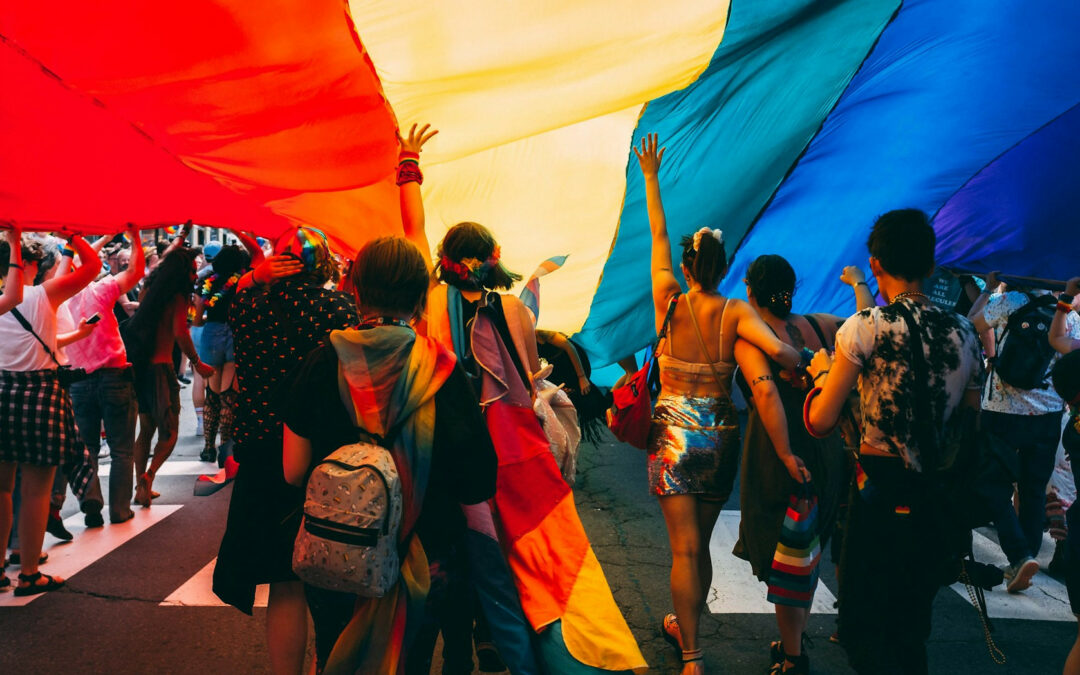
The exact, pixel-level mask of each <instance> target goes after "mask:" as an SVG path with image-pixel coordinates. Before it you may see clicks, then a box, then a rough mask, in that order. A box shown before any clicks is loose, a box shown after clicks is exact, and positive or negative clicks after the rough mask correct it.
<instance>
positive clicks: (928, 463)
mask: <svg viewBox="0 0 1080 675" xmlns="http://www.w3.org/2000/svg"><path fill="white" fill-rule="evenodd" d="M893 306H894V307H896V310H897V311H898V312H899V313H900V316H901V317H903V319H904V323H906V324H907V327H908V335H909V336H910V338H909V339H910V342H909V345H910V347H911V373H912V375H913V376H914V378H915V391H914V394H915V416H916V419H917V421H916V428H917V429H919V432H920V433H919V438H918V443H919V459H920V460H921V463H922V465H923V470H924V471H928V470H930V471H932V470H934V469H935V468H936V467H937V466H938V461H937V460H938V457H937V455H938V449H939V448H938V434H937V432H936V430H935V429H934V422H933V420H934V417H933V411H932V410H931V408H930V384H929V380H930V368H929V365H928V364H927V362H926V354H924V353H923V341H922V334H921V333H920V332H919V324H918V323H916V321H915V316H914V315H913V314H912V313H911V310H910V309H908V308H907V306H905V305H904V303H902V302H897V303H894V304H893ZM919 420H921V423H920V422H919Z"/></svg>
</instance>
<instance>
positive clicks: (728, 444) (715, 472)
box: [648, 394, 739, 501]
mask: <svg viewBox="0 0 1080 675" xmlns="http://www.w3.org/2000/svg"><path fill="white" fill-rule="evenodd" d="M648 452H649V491H650V492H651V493H652V494H654V495H690V494H697V495H708V496H709V497H710V498H711V499H716V500H719V501H726V500H727V498H728V497H729V496H730V495H731V491H732V487H733V485H734V483H735V475H736V474H737V473H738V470H739V423H738V418H737V416H736V413H735V406H734V405H732V403H731V399H730V398H728V397H726V396H724V397H715V398H714V397H711V396H703V397H691V396H675V395H671V394H664V395H661V396H660V398H659V399H657V401H656V407H655V409H654V410H653V417H652V426H651V427H650V429H649V445H648Z"/></svg>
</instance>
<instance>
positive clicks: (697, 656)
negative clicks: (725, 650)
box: [682, 649, 705, 666]
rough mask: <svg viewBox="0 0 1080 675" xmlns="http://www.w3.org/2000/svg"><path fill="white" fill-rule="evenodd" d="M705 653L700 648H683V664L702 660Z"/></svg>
mask: <svg viewBox="0 0 1080 675" xmlns="http://www.w3.org/2000/svg"><path fill="white" fill-rule="evenodd" d="M704 660H705V654H704V653H703V652H702V651H701V650H700V649H684V650H682V662H683V665H684V666H685V665H686V664H688V663H693V662H695V661H704Z"/></svg>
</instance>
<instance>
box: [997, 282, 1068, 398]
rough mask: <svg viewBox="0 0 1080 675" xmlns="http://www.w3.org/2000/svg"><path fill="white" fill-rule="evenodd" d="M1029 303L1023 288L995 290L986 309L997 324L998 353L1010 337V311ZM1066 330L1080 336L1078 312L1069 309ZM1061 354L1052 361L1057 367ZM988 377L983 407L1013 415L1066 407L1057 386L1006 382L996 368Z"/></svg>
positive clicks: (1012, 311)
mask: <svg viewBox="0 0 1080 675" xmlns="http://www.w3.org/2000/svg"><path fill="white" fill-rule="evenodd" d="M1026 304H1028V296H1026V295H1024V294H1023V293H1021V292H1019V291H1009V292H1007V293H995V294H994V295H991V296H990V299H989V300H988V301H987V303H986V307H985V308H984V309H983V318H984V319H985V320H986V323H988V324H990V325H991V326H993V328H994V342H995V344H996V345H997V353H998V354H1001V352H1002V350H1003V349H1004V348H1005V345H1006V344H1007V343H1008V341H1009V337H1008V336H1007V335H1005V336H1004V340H1002V336H1003V334H1004V332H1005V325H1006V324H1007V323H1008V322H1009V315H1010V314H1012V313H1014V312H1016V311H1017V310H1018V309H1020V308H1021V307H1023V306H1024V305H1026ZM1065 334H1066V335H1067V336H1068V337H1071V338H1072V339H1074V340H1080V319H1077V317H1076V313H1075V312H1069V316H1068V317H1067V318H1066V319H1065ZM1060 356H1061V355H1060V354H1057V353H1056V352H1055V354H1054V358H1053V360H1052V361H1050V367H1053V365H1054V363H1056V362H1057V360H1058V358H1059V357H1060ZM1048 372H1049V371H1048ZM986 379H987V380H988V381H989V382H988V384H987V385H986V386H985V387H983V396H982V408H983V410H992V411H994V412H1000V413H1008V414H1010V415H1046V414H1049V413H1059V412H1061V411H1062V410H1063V409H1064V408H1065V403H1064V401H1062V400H1061V397H1060V396H1058V395H1057V392H1055V391H1054V388H1053V387H1050V386H1048V387H1047V388H1046V389H1017V388H1016V387H1013V386H1011V385H1009V384H1006V383H1005V382H1003V381H1002V380H1001V378H1000V377H998V376H997V375H995V374H994V373H993V372H991V373H990V374H989V375H988V376H987V378H986Z"/></svg>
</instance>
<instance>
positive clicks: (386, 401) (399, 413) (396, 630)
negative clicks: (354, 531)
mask: <svg viewBox="0 0 1080 675" xmlns="http://www.w3.org/2000/svg"><path fill="white" fill-rule="evenodd" d="M330 343H331V344H332V345H333V347H334V351H335V352H337V355H338V359H339V361H340V367H339V368H338V386H339V388H340V390H341V396H342V400H343V401H345V402H346V407H347V408H348V410H349V416H350V418H351V419H352V421H353V422H354V423H355V424H356V425H357V426H358V427H361V428H363V429H365V430H367V431H368V432H370V433H371V434H374V435H377V436H379V437H384V436H385V435H386V434H387V433H388V431H389V430H391V429H393V428H394V426H395V425H396V424H398V423H399V422H400V421H401V420H406V421H405V422H404V423H403V424H402V425H401V427H400V432H399V433H398V434H397V435H396V436H395V439H394V441H393V446H392V447H391V449H390V450H391V453H392V454H393V456H394V461H395V463H396V464H397V470H398V473H399V474H400V476H401V488H402V497H403V503H404V513H403V516H402V524H401V543H403V544H404V543H405V541H406V540H407V539H408V540H409V548H408V553H407V554H406V555H405V557H404V559H403V560H402V563H401V579H400V582H399V583H398V584H397V586H395V587H394V589H393V590H391V591H390V592H389V593H387V594H386V596H384V597H382V598H374V599H362V600H360V601H358V602H357V606H356V613H355V614H354V615H353V618H352V621H350V622H349V625H348V626H346V627H345V630H344V631H343V632H342V634H341V637H340V638H338V641H337V644H335V645H334V649H333V651H332V652H331V654H330V658H329V660H328V662H327V664H326V669H325V671H324V672H325V673H326V674H327V675H335V674H339V673H357V672H359V673H386V674H388V675H394V673H396V672H398V670H399V669H401V668H402V666H403V658H402V657H403V656H404V654H403V652H402V647H403V645H404V642H405V629H406V620H407V618H408V617H409V616H416V613H418V612H422V611H423V608H424V601H425V600H426V598H427V592H428V588H429V587H430V583H431V580H430V578H429V576H428V560H427V556H426V554H425V553H424V547H423V545H422V544H421V543H420V540H419V539H417V538H416V537H411V538H410V535H411V533H412V530H413V526H414V525H415V524H416V520H417V518H418V517H419V515H420V507H421V505H422V504H423V501H424V492H425V491H426V489H427V482H428V476H429V472H430V470H431V451H432V446H433V441H434V434H435V393H436V392H438V391H439V389H440V388H441V387H442V385H443V384H444V383H445V382H446V380H447V378H448V377H450V374H451V372H453V369H454V364H455V363H456V359H455V358H454V355H453V354H452V353H450V352H449V351H447V350H446V349H443V348H442V347H440V346H439V345H438V344H437V343H436V342H435V340H432V339H431V338H428V337H424V336H418V335H416V334H415V333H414V332H413V331H412V330H411V329H409V328H402V327H399V326H380V327H377V328H372V329H369V330H338V331H333V332H331V333H330Z"/></svg>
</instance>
